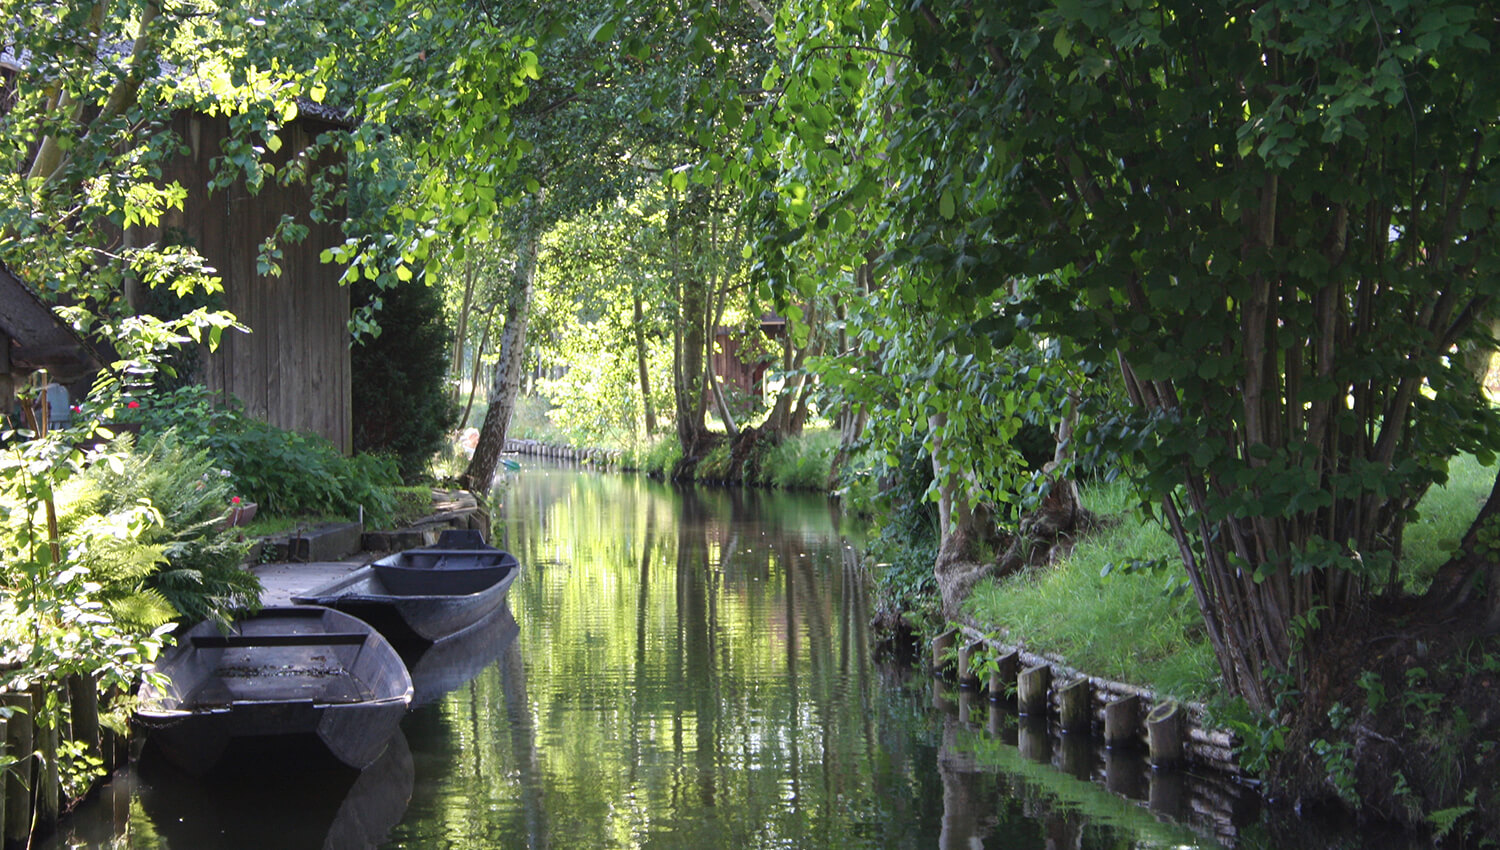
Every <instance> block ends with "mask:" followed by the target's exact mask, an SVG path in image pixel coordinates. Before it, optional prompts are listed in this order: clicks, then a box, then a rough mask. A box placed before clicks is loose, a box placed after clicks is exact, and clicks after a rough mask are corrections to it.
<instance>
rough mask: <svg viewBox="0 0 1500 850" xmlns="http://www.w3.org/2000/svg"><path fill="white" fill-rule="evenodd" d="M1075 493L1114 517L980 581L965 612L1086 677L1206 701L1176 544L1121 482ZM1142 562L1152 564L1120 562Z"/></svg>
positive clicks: (1209, 658) (1207, 672)
mask: <svg viewBox="0 0 1500 850" xmlns="http://www.w3.org/2000/svg"><path fill="white" fill-rule="evenodd" d="M1082 495H1083V501H1084V504H1085V506H1087V507H1088V508H1089V509H1090V510H1092V511H1094V512H1095V513H1098V514H1100V515H1101V516H1111V517H1115V518H1117V519H1119V520H1120V521H1119V522H1117V523H1115V524H1113V525H1111V526H1110V527H1108V528H1105V529H1102V530H1099V531H1096V532H1094V533H1093V534H1090V535H1089V536H1087V537H1086V538H1084V539H1083V540H1081V541H1079V543H1078V545H1077V546H1076V547H1075V548H1074V549H1073V552H1072V554H1071V555H1069V556H1068V558H1066V559H1065V560H1063V561H1061V562H1060V563H1057V564H1055V565H1053V566H1051V567H1049V568H1047V569H1043V570H1032V571H1028V572H1025V573H1022V574H1019V575H1015V576H1011V577H1008V578H1007V579H1005V580H1002V581H999V582H995V581H989V582H985V583H983V584H981V585H980V586H979V587H977V588H975V590H974V593H973V595H972V596H971V597H970V599H969V603H968V605H969V611H970V613H972V614H973V615H974V616H976V617H977V618H978V619H979V621H980V622H983V623H990V624H993V626H994V627H997V628H1005V629H1008V630H1009V633H1010V636H1011V638H1012V639H1013V640H1017V641H1024V642H1025V643H1026V645H1027V647H1028V648H1030V649H1032V650H1034V651H1042V652H1048V653H1054V654H1057V655H1061V656H1063V657H1064V658H1066V659H1067V661H1068V663H1069V664H1070V665H1072V666H1074V667H1077V668H1079V669H1081V670H1085V671H1088V672H1089V673H1092V674H1094V675H1099V676H1104V677H1106V678H1110V679H1116V680H1120V681H1125V682H1131V683H1134V684H1142V685H1148V686H1150V687H1152V688H1154V689H1156V690H1158V691H1160V692H1162V693H1166V694H1170V695H1172V696H1176V697H1178V698H1182V699H1192V700H1204V699H1207V698H1208V697H1209V696H1210V695H1211V694H1212V693H1213V687H1214V680H1215V678H1216V677H1217V675H1218V671H1217V667H1216V666H1215V661H1214V656H1213V650H1212V649H1211V648H1210V647H1209V645H1208V642H1207V639H1206V636H1205V635H1204V632H1203V627H1202V618H1201V616H1200V615H1199V613H1198V608H1197V605H1196V603H1195V602H1194V601H1193V597H1192V593H1191V592H1190V591H1189V590H1188V589H1187V587H1186V586H1185V585H1183V584H1182V583H1181V582H1180V581H1178V580H1177V577H1178V576H1180V575H1181V573H1182V569H1181V567H1180V565H1179V563H1178V562H1177V561H1176V553H1177V548H1176V545H1175V544H1173V542H1172V539H1171V537H1170V536H1169V535H1168V534H1167V533H1166V531H1165V530H1164V529H1162V528H1161V527H1160V526H1158V525H1156V524H1154V523H1150V522H1147V521H1146V520H1145V518H1144V517H1143V516H1142V515H1141V514H1140V513H1139V512H1138V511H1136V510H1134V508H1133V506H1132V503H1131V498H1130V492H1129V488H1128V487H1127V486H1126V485H1125V484H1124V483H1123V482H1116V483H1114V484H1107V485H1095V486H1092V487H1089V488H1087V489H1085V490H1084V491H1083V494H1082ZM1151 561H1156V562H1157V563H1159V564H1160V566H1157V567H1155V568H1152V567H1145V566H1138V567H1136V568H1131V566H1130V565H1131V564H1132V563H1141V562H1151ZM1106 565H1111V568H1110V569H1109V570H1107V571H1106V570H1105V566H1106ZM1106 573H1107V574H1106Z"/></svg>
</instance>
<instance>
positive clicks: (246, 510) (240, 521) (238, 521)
mask: <svg viewBox="0 0 1500 850" xmlns="http://www.w3.org/2000/svg"><path fill="white" fill-rule="evenodd" d="M258 507H259V505H257V504H255V503H254V502H241V503H239V504H238V505H232V506H230V508H229V513H228V514H226V515H225V517H224V527H225V528H235V527H236V526H242V525H249V524H250V520H252V519H255V510H256V508H258Z"/></svg>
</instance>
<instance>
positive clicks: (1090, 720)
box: [1057, 679, 1094, 732]
mask: <svg viewBox="0 0 1500 850" xmlns="http://www.w3.org/2000/svg"><path fill="white" fill-rule="evenodd" d="M1057 701H1058V713H1059V714H1060V715H1062V729H1063V731H1064V732H1087V731H1089V728H1090V727H1092V726H1093V725H1094V686H1093V685H1091V684H1089V680H1088V679H1075V680H1074V681H1072V682H1069V683H1068V684H1066V685H1064V686H1062V687H1061V688H1059V689H1058V691H1057Z"/></svg>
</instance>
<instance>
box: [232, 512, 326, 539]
mask: <svg viewBox="0 0 1500 850" xmlns="http://www.w3.org/2000/svg"><path fill="white" fill-rule="evenodd" d="M352 519H353V517H346V516H342V515H340V514H305V515H302V516H266V517H263V516H261V515H260V514H256V515H255V519H253V520H251V521H250V523H249V524H248V525H244V526H241V528H240V531H241V532H243V533H244V535H245V536H246V537H275V536H276V535H278V534H286V533H287V532H289V531H296V530H297V529H299V528H314V527H316V526H319V525H324V524H326V523H332V522H349V521H351V520H352Z"/></svg>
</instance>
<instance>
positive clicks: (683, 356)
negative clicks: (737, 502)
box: [669, 207, 709, 462]
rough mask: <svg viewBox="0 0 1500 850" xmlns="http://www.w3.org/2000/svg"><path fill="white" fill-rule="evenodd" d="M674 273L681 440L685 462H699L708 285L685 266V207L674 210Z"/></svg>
mask: <svg viewBox="0 0 1500 850" xmlns="http://www.w3.org/2000/svg"><path fill="white" fill-rule="evenodd" d="M672 219H673V221H672V222H671V224H670V225H669V226H670V227H671V229H672V242H673V246H674V248H675V249H676V250H674V252H673V254H674V271H675V274H674V275H673V276H674V278H676V281H675V283H676V286H675V288H676V290H677V311H678V312H677V322H676V323H675V324H676V327H675V328H674V330H673V334H672V339H673V349H674V350H673V354H674V357H673V361H674V362H673V367H672V391H673V395H674V398H675V401H676V422H677V440H678V442H679V443H680V444H681V445H682V457H683V460H684V461H688V462H690V461H693V460H696V459H697V457H698V455H699V454H700V453H701V452H702V450H703V447H704V446H705V445H706V443H707V442H708V425H707V423H706V422H705V419H704V417H705V415H706V414H707V399H706V398H705V396H706V393H705V392H704V386H703V374H704V362H703V361H704V360H705V359H706V358H705V352H706V351H707V344H708V329H707V328H706V327H705V326H704V325H705V323H706V322H707V321H708V312H709V303H708V301H709V299H708V285H707V282H706V281H705V280H704V279H703V277H702V276H701V275H699V274H697V273H696V270H694V269H692V268H689V267H685V263H684V261H683V256H684V252H683V250H682V248H681V246H680V243H681V241H682V236H683V235H684V232H686V233H687V234H688V235H689V239H688V241H689V242H692V243H694V244H696V242H697V240H696V239H694V238H692V233H693V232H694V223H693V220H692V219H693V217H692V216H691V215H690V214H689V213H688V212H687V211H685V210H683V209H682V208H681V207H679V208H677V209H674V210H673V215H672Z"/></svg>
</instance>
